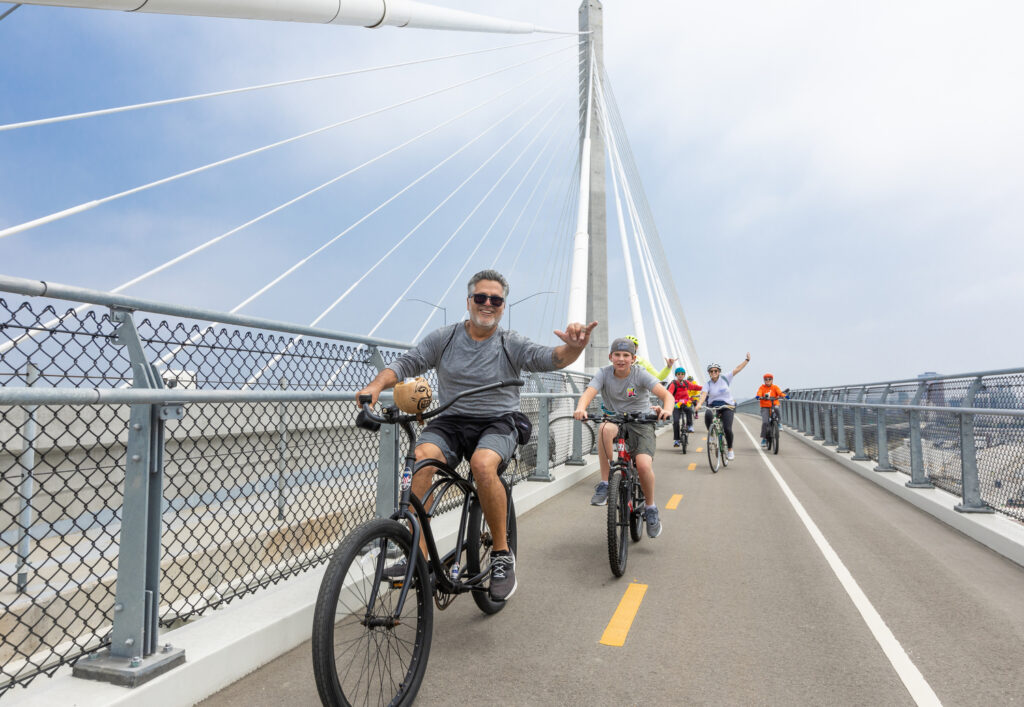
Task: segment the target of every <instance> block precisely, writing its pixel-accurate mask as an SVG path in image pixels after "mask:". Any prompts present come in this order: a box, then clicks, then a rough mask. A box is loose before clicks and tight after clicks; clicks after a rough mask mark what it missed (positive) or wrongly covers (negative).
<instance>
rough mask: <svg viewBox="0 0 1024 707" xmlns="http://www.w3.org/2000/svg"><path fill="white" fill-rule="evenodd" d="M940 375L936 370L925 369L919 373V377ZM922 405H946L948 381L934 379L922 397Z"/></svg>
mask: <svg viewBox="0 0 1024 707" xmlns="http://www.w3.org/2000/svg"><path fill="white" fill-rule="evenodd" d="M937 375H939V374H938V373H936V372H935V371H925V372H924V373H919V374H918V375H917V377H918V378H934V377H935V376H937ZM921 404H922V405H935V406H936V407H946V382H945V381H941V380H940V381H932V382H931V383H929V384H928V388H927V390H925V393H924V396H923V397H922V398H921Z"/></svg>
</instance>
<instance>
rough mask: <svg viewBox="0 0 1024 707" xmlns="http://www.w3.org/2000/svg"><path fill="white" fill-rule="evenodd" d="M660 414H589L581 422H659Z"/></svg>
mask: <svg viewBox="0 0 1024 707" xmlns="http://www.w3.org/2000/svg"><path fill="white" fill-rule="evenodd" d="M659 421H660V420H659V419H658V416H657V415H656V414H654V413H650V412H627V413H604V414H602V415H587V416H586V417H585V418H584V419H583V420H580V422H615V423H623V422H659Z"/></svg>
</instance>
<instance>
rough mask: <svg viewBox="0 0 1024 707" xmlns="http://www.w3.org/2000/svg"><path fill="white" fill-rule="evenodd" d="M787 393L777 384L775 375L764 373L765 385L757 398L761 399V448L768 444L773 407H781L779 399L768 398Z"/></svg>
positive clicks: (759, 389) (759, 390)
mask: <svg viewBox="0 0 1024 707" xmlns="http://www.w3.org/2000/svg"><path fill="white" fill-rule="evenodd" d="M784 397H786V394H785V393H783V392H782V390H781V389H780V388H779V386H777V385H775V376H773V375H772V374H771V373H765V374H764V385H762V386H761V387H760V388H758V389H757V399H758V400H760V401H761V448H762V449H764V448H766V447H767V446H768V416H769V415H770V414H771V409H772V407H779V405H780V404H781V403H779V401H778V400H769V399H768V398H784Z"/></svg>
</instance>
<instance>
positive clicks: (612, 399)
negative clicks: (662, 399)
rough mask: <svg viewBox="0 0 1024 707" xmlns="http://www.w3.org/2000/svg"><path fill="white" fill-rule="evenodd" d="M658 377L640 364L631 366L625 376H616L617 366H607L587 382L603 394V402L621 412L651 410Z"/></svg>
mask: <svg viewBox="0 0 1024 707" xmlns="http://www.w3.org/2000/svg"><path fill="white" fill-rule="evenodd" d="M658 383H659V381H658V379H657V378H655V377H654V376H652V375H651V374H650V373H648V372H647V371H645V370H644V369H643V368H640V366H630V368H629V375H628V376H626V377H625V378H616V377H615V366H605V367H604V368H602V369H600V370H598V372H597V373H595V374H594V377H593V378H591V379H590V382H589V383H587V387H588V388H593V389H594V390H596V391H597V392H598V393H600V394H601V404H602V405H604V406H605V407H606V408H608V409H609V410H612V411H613V412H617V413H620V414H625V413H627V412H651V391H652V390H654V386H656V385H658Z"/></svg>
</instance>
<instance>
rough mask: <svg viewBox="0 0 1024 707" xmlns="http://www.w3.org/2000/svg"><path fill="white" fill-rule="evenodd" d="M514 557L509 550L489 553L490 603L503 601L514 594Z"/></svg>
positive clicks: (515, 585)
mask: <svg viewBox="0 0 1024 707" xmlns="http://www.w3.org/2000/svg"><path fill="white" fill-rule="evenodd" d="M517 586H519V585H518V584H516V556H515V555H513V554H512V553H511V552H510V551H509V550H503V551H501V552H492V553H491V587H490V595H491V601H505V600H506V599H508V598H509V597H510V596H512V594H514V593H515V591H516V587H517Z"/></svg>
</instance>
